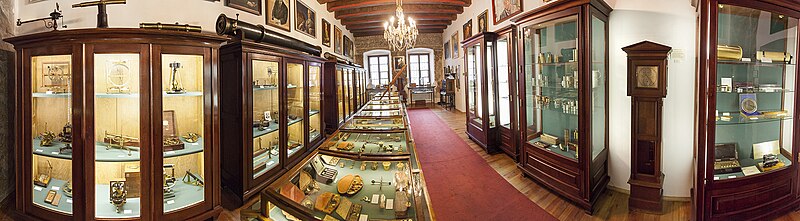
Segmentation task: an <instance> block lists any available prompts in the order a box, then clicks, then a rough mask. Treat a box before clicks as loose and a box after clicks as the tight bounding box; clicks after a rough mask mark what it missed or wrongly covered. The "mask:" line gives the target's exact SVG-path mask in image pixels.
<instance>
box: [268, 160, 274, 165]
mask: <svg viewBox="0 0 800 221" xmlns="http://www.w3.org/2000/svg"><path fill="white" fill-rule="evenodd" d="M272 164H275V161H269V162H267V166H271V165H272Z"/></svg>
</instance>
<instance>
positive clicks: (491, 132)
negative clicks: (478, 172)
mask: <svg viewBox="0 0 800 221" xmlns="http://www.w3.org/2000/svg"><path fill="white" fill-rule="evenodd" d="M495 40H497V34H496V33H492V32H483V33H478V34H477V35H474V36H472V37H470V38H467V39H465V40H464V41H462V42H461V48H462V49H463V50H464V70H465V71H466V72H467V75H469V67H470V64H469V56H470V55H469V49H470V48H474V47H475V46H479V47H478V49H477V50H478V52H476V53H478V56H477V57H476V58H475V59H477V60H476V61H475V62H477V63H479V64H480V67H479V68H476V69H475V72H476V73H475V74H476V79H475V80H476V81H478V82H477V83H479V84H480V85H476V87H475V88H476V89H480V91H477V96H475V98H474V99H475V102H476V103H475V108H476V109H475V111H476V113H475V114H476V116H474V117H473V116H472V114H471V113H470V110H469V104H467V106H468V107H467V112H466V116H467V122H466V124H467V136H468V137H469V138H470V139H471V140H473V141H475V143H477V144H478V146H480V147H481V148H483V150H484V151H486V152H487V153H489V154H494V153H498V152H499V151H500V150H499V147H498V136H499V135H498V132H497V128H498V125H497V124H498V122H499V121H500V118H499V117H498V114H497V109H498V108H497V106H498V105H497V103H498V102H497V98H496V96H497V85H491V86H492V91H489V86H490V85H489V84H490V83H489V78H490V77H491V78H492V79H493V83H495V84H496V83H497V71H496V67H497V56H496V55H497V47H496V44H495ZM488 44H492V47H491V48H487V45H488ZM489 50H491V51H489ZM488 53H491V55H492V56H491V58H489V59H487V58H486V55H487V54H488ZM489 62H491V68H489V67H488V66H489V65H490V64H489ZM469 93H470V89H469V76H467V88H466V89H465V90H464V99H465V100H466V101H469V99H473V98H471V96H470V94H469ZM490 95H491V96H493V100H494V101H493V102H492V104H491V105H489V96H490ZM477 102H481V104H482V105H478V104H477ZM477 108H481V110H480V111H481V112H480V116H478V113H477V112H478V109H477ZM490 110H491V111H495V114H494V116H492V115H490V114H489V111H490ZM475 118H480V119H481V121H480V122H478V121H476V120H475ZM492 120H493V121H494V122H495V125H494V126H491V125H490V122H491V121H492Z"/></svg>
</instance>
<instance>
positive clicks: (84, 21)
mask: <svg viewBox="0 0 800 221" xmlns="http://www.w3.org/2000/svg"><path fill="white" fill-rule="evenodd" d="M16 1H17V5H18V6H17V7H18V8H17V10H18V11H17V12H18V13H16V15H17V16H18V18H21V19H22V20H28V19H34V18H40V17H44V16H47V15H48V14H50V12H52V11H53V9H54V8H55V3H56V2H58V4H59V5H60V6H61V10H62V12H63V14H64V21H65V22H66V25H67V26H68V29H76V28H94V27H96V26H97V7H88V8H72V4H74V3H79V2H84V1H86V0H58V1H55V0H45V1H42V2H37V3H32V4H29V3H28V1H29V0H16ZM302 1H303V2H304V3H305V4H306V5H307V6H308V7H310V8H311V9H312V10H313V11H314V12H316V14H317V18H316V24H317V27H316V32H317V34H316V38H312V37H310V36H308V35H305V34H303V33H300V32H298V31H297V30H294V21H295V20H294V10H295V8H296V7H295V4H296V3H295V1H294V0H289V1H287V2H291V3H290V9H291V11H290V13H291V14H292V16H291V17H290V18H291V20H290V24H291V27H292V28H291V32H286V31H284V30H281V29H279V28H275V27H272V26H269V25H266V8H267V6H266V3H265V2H266V1H262V2H264V3H262V10H261V11H262V13H261V14H262V15H260V16H259V15H255V14H251V13H249V12H245V11H240V10H238V9H234V8H230V7H227V6H225V0H220V1H208V0H129V1H128V2H127V4H126V5H109V6H108V26H109V27H111V28H122V27H128V28H138V27H139V23H141V22H161V23H175V22H179V23H181V24H186V23H188V24H192V25H200V26H202V27H203V31H208V32H215V30H214V28H215V26H214V25H215V22H216V20H217V16H219V14H220V13H225V15H226V16H228V17H230V18H236V14H237V13H238V14H239V19H240V20H242V21H246V22H249V23H253V24H261V25H264V26H265V27H266V28H267V29H269V30H274V31H277V32H279V33H283V34H286V35H288V36H291V37H294V38H296V39H299V40H301V41H305V42H308V43H311V44H313V45H319V46H321V47H322V51H323V53H324V52H330V53H333V48H331V47H326V46H323V45H322V18H325V20H327V21H328V22H330V23H331V26H332V27H331V35H332V34H333V26H338V27H339V28H340V29H342V32H343V34H344V35H346V36H349V37H350V39H355V38H353V35H352V34H351V33H350V31H348V30H347V29H345V28H344V27H343V26H342V25H341V22H340V21H339V20H336V19H334V17H333V13H330V12H328V11H327V9H326V7H325V5H321V4H319V3H318V2H317V1H316V0H302ZM44 31H48V30H47V29H45V28H44V26H43V25H41V23H31V24H25V25H23V26H21V27H17V35H24V34H30V33H36V32H44ZM331 41H333V39H331ZM331 46H333V42H331Z"/></svg>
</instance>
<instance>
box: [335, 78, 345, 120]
mask: <svg viewBox="0 0 800 221" xmlns="http://www.w3.org/2000/svg"><path fill="white" fill-rule="evenodd" d="M343 76H344V70H342V69H341V68H336V99H337V102H338V103H339V111H337V112H338V113H339V123H340V124H341V123H342V122H344V118H345V116H347V114H346V113H347V111H346V109H345V105H344V104H345V102H344V84H343V83H342V80H343V79H342V77H343Z"/></svg>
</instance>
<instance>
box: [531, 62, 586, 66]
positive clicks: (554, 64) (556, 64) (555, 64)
mask: <svg viewBox="0 0 800 221" xmlns="http://www.w3.org/2000/svg"><path fill="white" fill-rule="evenodd" d="M577 64H578V62H577V61H567V62H551V63H536V65H539V66H564V65H577Z"/></svg>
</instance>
